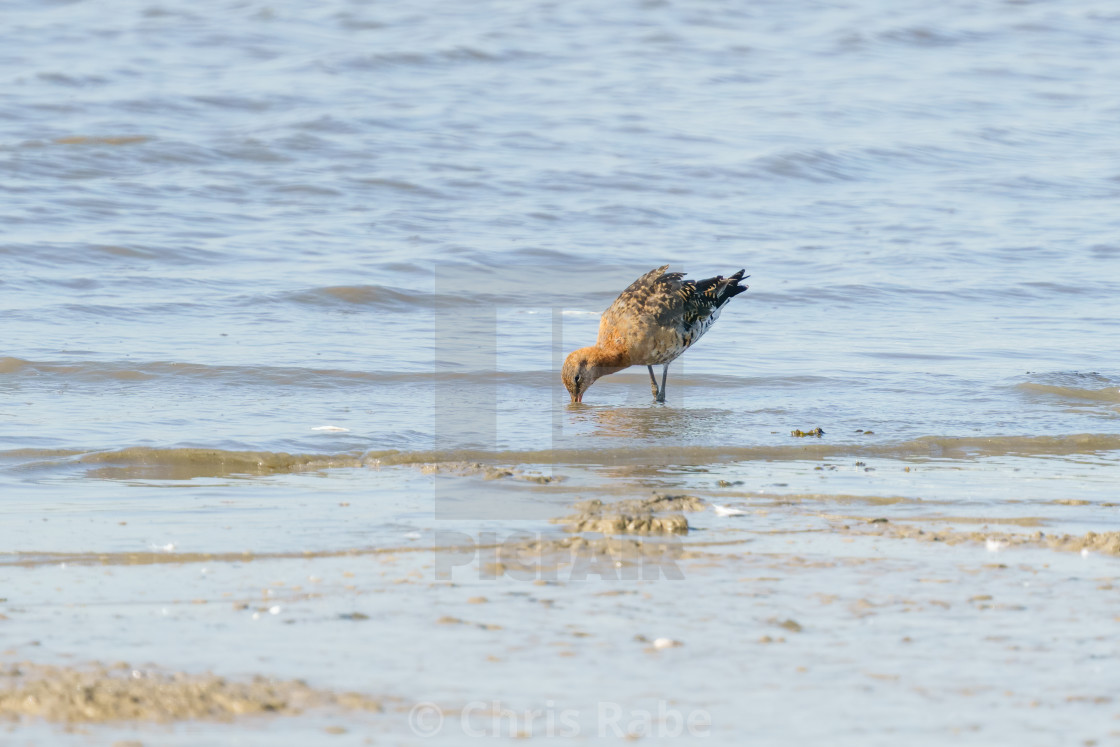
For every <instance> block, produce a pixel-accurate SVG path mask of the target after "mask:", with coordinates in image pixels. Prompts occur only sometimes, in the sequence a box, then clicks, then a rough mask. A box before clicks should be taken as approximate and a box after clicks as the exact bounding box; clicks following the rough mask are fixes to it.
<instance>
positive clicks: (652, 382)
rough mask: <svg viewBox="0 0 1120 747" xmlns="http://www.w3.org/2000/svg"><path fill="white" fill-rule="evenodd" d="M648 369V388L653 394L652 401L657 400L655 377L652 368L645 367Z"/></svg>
mask: <svg viewBox="0 0 1120 747" xmlns="http://www.w3.org/2000/svg"><path fill="white" fill-rule="evenodd" d="M646 368H648V369H649V388H650V390H651V391H652V392H653V398H654V400H656V399H657V394H658V390H657V377H656V376H654V375H653V366H646Z"/></svg>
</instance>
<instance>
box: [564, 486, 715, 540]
mask: <svg viewBox="0 0 1120 747" xmlns="http://www.w3.org/2000/svg"><path fill="white" fill-rule="evenodd" d="M705 506H706V504H705V503H704V501H703V500H702V499H700V498H697V497H696V496H692V495H663V494H660V493H654V494H653V495H652V496H650V497H649V498H631V499H627V500H621V501H616V502H614V503H603V501H601V500H599V499H598V498H596V499H593V500H589V501H582V502H580V503H577V504H576V505H575V506H574V508H575V509H576V511H578V513H576V514H572V515H571V516H565V517H562V518H558V519H553V520H552V522H553V523H554V524H565V525H566V529H567V530H568V531H571V532H597V533H600V534H605V535H614V534H687V533H688V528H689V527H688V519H686V518H685V517H684V515H683V514H682V513H679V512H681V511H703V510H704V508H705ZM669 511H673V512H678V513H668V514H666V513H665V512H669Z"/></svg>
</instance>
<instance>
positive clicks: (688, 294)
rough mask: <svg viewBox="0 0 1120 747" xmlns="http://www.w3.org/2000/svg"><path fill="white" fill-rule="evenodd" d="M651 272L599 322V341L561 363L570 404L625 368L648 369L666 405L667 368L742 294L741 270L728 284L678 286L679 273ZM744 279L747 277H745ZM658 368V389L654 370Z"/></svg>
mask: <svg viewBox="0 0 1120 747" xmlns="http://www.w3.org/2000/svg"><path fill="white" fill-rule="evenodd" d="M668 268H669V265H665V266H663V267H658V268H657V269H656V270H650V271H649V272H647V273H646V274H645V275H642V276H641V277H640V278H638V279H637V280H635V281H634V282H633V283H631V284H630V287H629V288H627V289H626V290H624V291H622V294H621V295H619V297H618V298H617V299H615V302H614V303H612V304H611V306H610V308H609V309H607V310H606V311H605V312H603V317H602V319H601V320H600V321H599V340H598V341H597V342H596V343H595V344H594V345H592V346H590V347H586V348H580V349H579V350H576V351H575V352H573V353H571V354H570V355H569V356H568V357H567V359H566V360H565V361H564V368H563V370H562V371H561V373H560V376H561V378H562V379H563V380H564V386H566V387H567V388H568V393H569V394H571V395H572V402H582V401H583V395H584V393H585V392H586V391H587V390H588V389H589V388H590V387H591V385H592V384H594V383H595V380H596V379H598V378H600V377H602V376H606V375H607V374H612V373H616V372H618V371H621V370H622V369H624V368H629V367H630V366H645V367H646V368H647V369H649V382H650V389H651V390H652V391H653V398H654V400H655V401H657V402H664V401H665V379H666V377H667V376H668V375H669V364H670V363H671V362H673V361H674V360H676V359H677V356H679V355H680V354H681V353H683V352H684V351H686V350H688V348H689V347H690V346H691V345H692V344H693V343H694V342H696V341H697V340H699V339H700V338H701V336H703V334H704V333H705V332H707V331H708V329H709V328H710V327H711V326H712V324H713V323H714V322H715V321H716V319H718V318H719V312H720V310H721V309H722V308H723V307H724V305H725V304H726V303H727V302H728V301H730V300H731V299H732V298H734V297H735V296H737V295H738V294H740V293H742V292H743V291H745V290H746V289H747V286H745V285H739V283H740V282H742V281H743V279H744V277H743V270H739V271H738V272H737V273H735V274H734V275H732V276H731V277H729V278H725V277H723V276H722V275H717V276H716V277H714V278H708V279H707V280H682V278H683V277H684V273H683V272H665V270H667V269H668ZM748 277H749V276H748ZM656 365H661V366H663V368H662V370H661V386H658V385H657V377H656V376H654V374H653V367H654V366H656Z"/></svg>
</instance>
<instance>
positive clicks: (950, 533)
mask: <svg viewBox="0 0 1120 747" xmlns="http://www.w3.org/2000/svg"><path fill="white" fill-rule="evenodd" d="M860 521H861V522H862V523H859V524H855V523H853V524H845V525H843V526H842V527H840V529H841V530H842V531H845V532H852V533H855V534H877V535H879V536H882V537H894V538H897V539H916V540H921V541H924V542H943V543H945V544H947V545H959V544H964V543H977V544H983V545H985V546H986V547H987V548H988V549H989V550H991V551H993V552H996V551H999V550H1003V549H1005V548H1008V547H1044V548H1049V549H1051V550H1059V551H1063V552H1096V553H1101V554H1102V555H1120V532H1086V533H1085V534H1060V533H1054V534H1047V533H1046V532H1043V531H1036V532H1032V533H1030V534H1017V533H1013V532H986V531H972V532H969V531H962V530H959V529H950V528H940V529H930V528H928V527H926V528H923V527H920V526H914V525H911V524H899V523H894V522H890V521H888V520H887V519H872V520H870V521H868V520H866V519H861V520H860ZM993 523H995V522H993ZM1004 523H1007V522H1004Z"/></svg>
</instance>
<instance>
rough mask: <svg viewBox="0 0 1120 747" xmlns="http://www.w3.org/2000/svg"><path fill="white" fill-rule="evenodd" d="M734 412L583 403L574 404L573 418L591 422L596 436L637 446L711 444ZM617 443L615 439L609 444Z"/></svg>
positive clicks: (614, 444)
mask: <svg viewBox="0 0 1120 747" xmlns="http://www.w3.org/2000/svg"><path fill="white" fill-rule="evenodd" d="M731 414H732V413H731V412H730V411H728V410H718V409H704V410H696V409H691V408H690V409H683V408H675V407H600V406H593V407H587V406H586V405H584V406H582V407H581V406H576V407H574V408H572V410H571V422H572V423H573V424H577V425H578V424H582V425H588V426H591V428H592V433H591V435H592V437H593V438H595V437H602V438H614V439H625V440H628V441H633V442H635V443H634V445H635V446H647V447H648V446H658V447H671V446H674V445H679V446H682V447H688V446H710V445H714V444H717V443H719V441H720V437H719V434H720V431H721V430H722V429H723V428H726V427H727V426H728V425H729V423H728V422H727V421H728V419H729V417H730V416H731ZM604 446H606V445H604ZM618 446H619V444H617V443H612V444H610V446H609V447H608V448H618Z"/></svg>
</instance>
